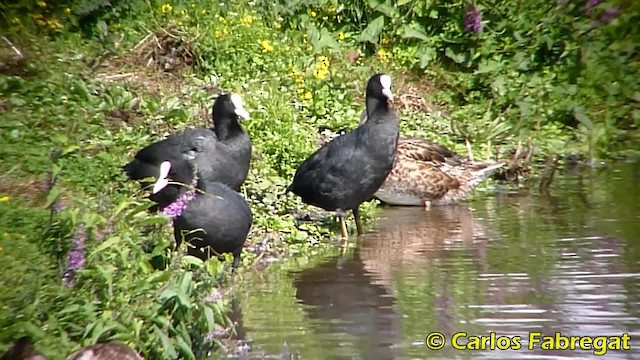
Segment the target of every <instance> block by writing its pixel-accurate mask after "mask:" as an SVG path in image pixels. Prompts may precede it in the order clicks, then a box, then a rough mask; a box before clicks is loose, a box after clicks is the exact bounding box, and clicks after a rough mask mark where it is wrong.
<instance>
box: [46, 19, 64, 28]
mask: <svg viewBox="0 0 640 360" xmlns="http://www.w3.org/2000/svg"><path fill="white" fill-rule="evenodd" d="M47 24H48V25H49V27H50V28H51V29H53V30H60V29H62V24H60V21H58V19H51V20H47Z"/></svg>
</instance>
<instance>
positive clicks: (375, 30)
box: [358, 15, 384, 44]
mask: <svg viewBox="0 0 640 360" xmlns="http://www.w3.org/2000/svg"><path fill="white" fill-rule="evenodd" d="M382 28H384V16H382V15H380V16H378V17H377V18H376V19H375V20H373V21H372V22H371V23H370V24H369V25H368V26H367V27H366V28H365V29H364V31H362V33H361V34H360V36H358V41H360V42H366V41H368V42H370V43H372V44H376V43H377V42H378V36H379V35H380V33H381V32H382Z"/></svg>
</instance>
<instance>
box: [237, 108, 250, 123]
mask: <svg viewBox="0 0 640 360" xmlns="http://www.w3.org/2000/svg"><path fill="white" fill-rule="evenodd" d="M234 112H235V113H236V115H238V116H240V117H241V118H243V119H245V120H248V119H249V112H248V111H247V110H245V109H244V108H236V109H235V110H234Z"/></svg>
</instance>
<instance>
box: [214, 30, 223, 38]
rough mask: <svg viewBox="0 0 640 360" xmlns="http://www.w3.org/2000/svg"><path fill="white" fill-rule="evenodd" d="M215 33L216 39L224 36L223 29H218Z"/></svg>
mask: <svg viewBox="0 0 640 360" xmlns="http://www.w3.org/2000/svg"><path fill="white" fill-rule="evenodd" d="M214 35H215V36H216V39H220V38H221V37H222V31H220V30H216V31H215V33H214Z"/></svg>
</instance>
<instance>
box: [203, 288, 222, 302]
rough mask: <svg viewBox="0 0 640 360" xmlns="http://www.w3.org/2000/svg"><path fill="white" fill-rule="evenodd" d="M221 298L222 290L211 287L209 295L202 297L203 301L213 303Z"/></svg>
mask: <svg viewBox="0 0 640 360" xmlns="http://www.w3.org/2000/svg"><path fill="white" fill-rule="evenodd" d="M221 299H222V292H221V291H220V290H218V289H213V291H212V292H211V294H210V295H208V296H207V297H205V298H204V301H206V302H208V303H213V302H216V301H218V300H221Z"/></svg>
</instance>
